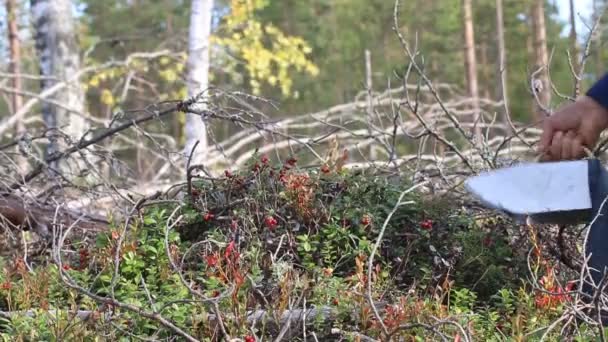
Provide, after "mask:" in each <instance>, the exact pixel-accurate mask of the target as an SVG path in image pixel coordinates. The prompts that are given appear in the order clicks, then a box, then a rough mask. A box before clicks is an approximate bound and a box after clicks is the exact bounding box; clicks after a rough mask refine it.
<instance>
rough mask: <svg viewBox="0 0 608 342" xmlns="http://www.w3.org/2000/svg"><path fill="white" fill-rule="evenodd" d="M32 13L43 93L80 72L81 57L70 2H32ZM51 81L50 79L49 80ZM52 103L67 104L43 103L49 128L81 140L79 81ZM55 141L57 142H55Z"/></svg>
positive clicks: (51, 149) (83, 124)
mask: <svg viewBox="0 0 608 342" xmlns="http://www.w3.org/2000/svg"><path fill="white" fill-rule="evenodd" d="M31 13H32V20H33V25H34V29H35V39H36V51H37V52H38V58H39V67H40V74H41V76H43V77H45V79H43V80H42V81H41V88H42V89H41V91H44V90H46V89H48V88H51V87H53V86H54V85H55V84H56V83H57V82H58V81H68V80H69V78H70V76H72V75H74V74H76V73H77V71H78V70H79V69H80V67H81V66H80V56H79V49H78V44H77V38H76V27H75V23H74V18H73V16H72V2H71V1H70V0H31ZM49 78H50V79H49ZM52 100H54V101H56V102H59V103H61V104H63V105H64V106H65V107H67V108H69V110H68V109H65V108H60V107H58V106H55V105H53V104H49V103H43V104H42V117H43V120H44V123H45V124H46V126H47V129H53V128H60V129H61V130H62V131H63V132H64V133H67V134H69V135H70V136H71V137H72V138H74V139H78V138H80V136H81V135H82V134H83V133H84V132H85V130H86V129H87V126H86V121H85V120H84V118H83V117H82V115H83V113H84V91H83V89H82V87H81V86H80V84H79V83H78V82H76V81H74V82H71V83H70V84H68V86H67V87H66V88H65V89H64V90H63V91H61V92H57V93H56V94H55V95H53V96H52ZM52 140H54V139H52ZM57 147H58V146H57V141H51V144H50V146H49V149H48V150H47V154H48V153H53V152H54V151H55V150H56V149H57Z"/></svg>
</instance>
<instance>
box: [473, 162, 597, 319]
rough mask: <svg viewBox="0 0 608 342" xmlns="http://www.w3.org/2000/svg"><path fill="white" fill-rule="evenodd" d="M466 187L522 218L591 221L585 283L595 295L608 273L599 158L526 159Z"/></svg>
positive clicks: (475, 179) (588, 292) (477, 178)
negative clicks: (524, 161) (554, 160)
mask: <svg viewBox="0 0 608 342" xmlns="http://www.w3.org/2000/svg"><path fill="white" fill-rule="evenodd" d="M465 187H466V189H467V191H468V192H469V193H471V194H472V195H473V196H475V197H476V198H477V199H479V201H480V202H481V203H483V205H484V206H486V207H488V208H491V209H494V210H497V211H500V212H502V213H504V214H506V215H508V216H510V217H512V218H514V219H515V220H517V221H519V222H522V221H524V220H526V219H530V220H531V221H533V222H536V223H548V224H587V225H589V227H588V228H589V232H588V237H587V239H586V244H585V246H584V248H585V257H586V258H587V260H588V261H587V266H588V268H589V272H588V273H587V272H586V273H587V274H586V275H585V277H584V284H583V287H582V289H583V293H584V294H586V295H587V296H583V297H584V298H583V299H584V300H585V298H587V299H586V300H592V297H593V295H594V292H595V289H596V288H597V286H598V285H599V284H600V282H601V280H602V278H603V275H604V272H607V273H608V199H607V198H608V171H607V170H606V169H605V168H604V167H603V166H602V164H601V163H600V161H599V160H598V159H597V158H595V157H590V158H588V159H583V160H575V161H559V162H542V163H538V162H532V163H522V164H519V165H515V166H511V167H506V168H502V169H497V170H493V171H488V172H484V173H481V174H479V175H477V176H474V177H471V178H469V179H468V180H467V181H466V182H465ZM589 275H590V277H589ZM603 314H604V315H606V316H604V318H603V321H604V322H605V323H603V324H604V325H606V324H607V323H606V322H608V315H607V314H608V313H603Z"/></svg>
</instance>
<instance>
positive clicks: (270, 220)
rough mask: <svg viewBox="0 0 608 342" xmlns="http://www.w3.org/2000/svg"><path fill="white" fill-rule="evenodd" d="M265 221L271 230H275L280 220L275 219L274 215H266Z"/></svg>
mask: <svg viewBox="0 0 608 342" xmlns="http://www.w3.org/2000/svg"><path fill="white" fill-rule="evenodd" d="M264 223H265V224H266V226H267V227H268V228H269V229H270V230H274V228H275V227H276V226H277V223H278V222H277V219H275V218H274V217H272V216H266V218H265V219H264Z"/></svg>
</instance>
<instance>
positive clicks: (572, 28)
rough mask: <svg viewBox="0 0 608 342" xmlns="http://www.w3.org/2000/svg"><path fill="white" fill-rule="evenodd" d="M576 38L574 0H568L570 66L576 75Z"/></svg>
mask: <svg viewBox="0 0 608 342" xmlns="http://www.w3.org/2000/svg"><path fill="white" fill-rule="evenodd" d="M576 40H577V34H576V12H575V11H574V0H570V56H571V59H572V67H573V68H574V72H575V73H576V74H577V76H578V73H579V72H580V70H579V68H580V66H579V62H578V58H579V48H578V43H577V41H576ZM575 96H578V94H575Z"/></svg>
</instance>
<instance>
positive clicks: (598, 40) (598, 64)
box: [593, 0, 604, 79]
mask: <svg viewBox="0 0 608 342" xmlns="http://www.w3.org/2000/svg"><path fill="white" fill-rule="evenodd" d="M602 3H603V1H598V0H593V16H594V18H593V20H594V21H595V20H597V17H598V16H600V15H601V12H602V11H603V9H604V6H603V5H602ZM594 35H595V46H596V47H597V50H596V51H595V73H596V77H597V78H598V79H599V78H600V77H602V74H603V73H604V65H603V63H602V55H603V53H602V51H603V48H602V26H601V24H600V25H599V27H598V28H597V30H596V31H595V32H594Z"/></svg>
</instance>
